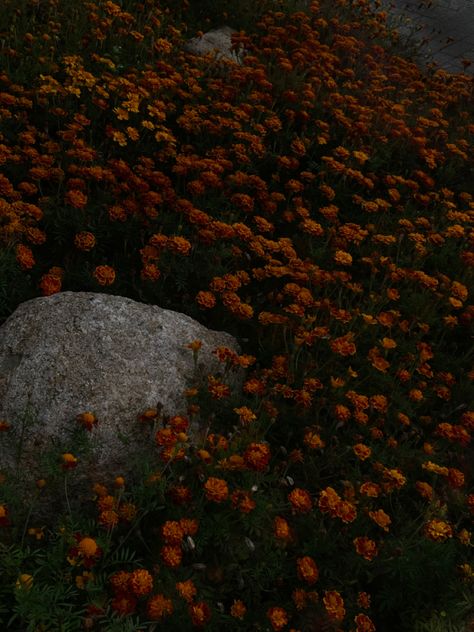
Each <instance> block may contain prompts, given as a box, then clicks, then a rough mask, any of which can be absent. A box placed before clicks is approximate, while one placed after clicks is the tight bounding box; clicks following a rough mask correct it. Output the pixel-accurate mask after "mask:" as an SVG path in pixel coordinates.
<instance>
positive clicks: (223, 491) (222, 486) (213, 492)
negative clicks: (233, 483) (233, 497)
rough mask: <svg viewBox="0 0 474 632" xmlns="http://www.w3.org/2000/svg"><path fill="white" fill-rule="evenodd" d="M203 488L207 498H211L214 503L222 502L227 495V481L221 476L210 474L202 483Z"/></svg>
mask: <svg viewBox="0 0 474 632" xmlns="http://www.w3.org/2000/svg"><path fill="white" fill-rule="evenodd" d="M204 489H205V490H206V498H207V500H212V501H213V502H216V503H221V502H223V501H224V500H226V499H227V497H228V496H229V488H228V486H227V483H226V482H225V481H224V480H223V479H221V478H215V477H213V476H211V477H210V478H208V479H207V481H206V482H205V483H204Z"/></svg>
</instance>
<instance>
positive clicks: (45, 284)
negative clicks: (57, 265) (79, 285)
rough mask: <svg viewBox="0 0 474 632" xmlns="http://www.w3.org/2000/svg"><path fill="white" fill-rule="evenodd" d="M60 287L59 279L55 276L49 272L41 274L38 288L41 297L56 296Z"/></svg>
mask: <svg viewBox="0 0 474 632" xmlns="http://www.w3.org/2000/svg"><path fill="white" fill-rule="evenodd" d="M61 287H62V281H61V278H60V277H59V276H57V275H55V274H51V273H50V272H48V273H47V274H43V275H42V277H41V279H40V282H39V288H40V290H41V294H42V295H43V296H52V295H53V294H57V293H58V292H60V291H61Z"/></svg>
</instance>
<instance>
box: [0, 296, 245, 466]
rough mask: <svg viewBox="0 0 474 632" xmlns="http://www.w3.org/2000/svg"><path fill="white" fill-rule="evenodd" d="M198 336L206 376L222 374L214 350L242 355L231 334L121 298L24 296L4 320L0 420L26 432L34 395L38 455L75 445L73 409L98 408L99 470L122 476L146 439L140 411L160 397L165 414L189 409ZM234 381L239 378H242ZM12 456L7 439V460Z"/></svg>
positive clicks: (95, 446) (95, 443) (31, 436)
mask: <svg viewBox="0 0 474 632" xmlns="http://www.w3.org/2000/svg"><path fill="white" fill-rule="evenodd" d="M193 340H201V342H202V348H201V349H200V351H199V355H198V373H199V374H200V376H201V377H202V376H204V377H206V376H207V374H209V373H214V374H216V375H217V374H219V373H221V372H222V371H223V365H222V364H221V363H219V361H218V360H217V358H216V356H215V355H213V354H212V351H213V350H214V349H216V348H217V347H220V346H224V347H228V348H230V349H232V350H233V351H236V352H240V348H239V345H238V344H237V341H236V340H235V338H233V336H231V335H229V334H227V333H225V332H216V331H211V330H209V329H206V328H205V327H204V326H203V325H201V324H200V323H198V322H197V321H195V320H193V319H192V318H190V317H188V316H186V315H184V314H181V313H178V312H173V311H170V310H165V309H162V308H160V307H158V306H155V305H147V304H142V303H137V302H135V301H133V300H131V299H127V298H123V297H119V296H111V295H107V294H96V293H89V292H62V293H59V294H54V295H53V296H49V297H44V298H36V299H33V300H30V301H27V302H25V303H22V304H21V305H20V306H19V307H18V308H17V309H16V311H15V312H14V313H13V314H12V315H11V316H10V317H9V318H8V319H7V321H6V322H5V323H4V324H3V325H2V327H0V419H4V420H7V421H8V422H10V423H11V424H12V431H13V433H14V435H16V436H19V435H20V432H21V430H20V425H21V421H20V420H21V414H22V413H23V411H24V410H25V409H26V408H27V404H28V402H29V404H30V405H31V407H32V410H33V411H34V412H35V414H36V416H37V423H36V425H35V426H34V427H33V429H32V430H30V431H28V432H26V433H25V436H24V447H25V450H26V453H29V454H30V456H31V458H32V459H33V460H34V459H37V458H38V455H40V454H41V453H42V452H44V451H45V450H48V449H50V448H51V447H52V446H57V448H58V450H60V451H62V452H72V448H71V447H70V446H69V443H68V442H69V441H70V435H71V432H72V431H73V429H74V427H76V426H77V425H78V423H77V421H76V416H77V415H78V414H80V413H83V412H86V411H91V412H93V413H94V414H95V415H96V417H97V420H98V423H97V425H96V426H94V428H93V429H92V431H91V433H90V438H91V442H90V443H91V446H92V456H93V462H94V463H96V464H97V468H98V472H108V473H109V474H114V473H115V474H117V473H125V472H126V471H127V464H128V462H129V460H130V454H131V453H133V451H135V452H136V450H138V449H140V445H141V443H140V442H141V441H142V442H143V440H144V438H143V430H141V431H140V432H141V434H140V432H138V430H137V428H138V427H139V426H140V424H139V422H138V421H137V415H139V414H140V413H142V412H143V411H144V410H145V409H146V408H148V407H156V405H157V403H158V402H160V403H161V404H162V405H163V413H164V414H165V415H178V414H185V412H186V399H185V396H184V391H185V390H186V388H189V386H190V381H191V380H192V378H193V371H194V365H193V352H192V351H191V350H190V349H188V348H187V347H186V345H187V344H189V343H190V342H192V341H193ZM233 379H235V380H236V381H235V382H234V384H237V383H239V380H240V376H239V375H238V374H234V376H233ZM121 435H123V437H124V441H123V440H122V439H121V438H120V436H121ZM147 440H148V441H149V437H148V439H147ZM60 453H61V452H60ZM60 453H59V454H60ZM10 456H11V455H10ZM6 459H8V454H7V453H6V451H5V450H4V449H3V446H2V447H1V450H0V466H2V462H3V466H4V465H5V460H6Z"/></svg>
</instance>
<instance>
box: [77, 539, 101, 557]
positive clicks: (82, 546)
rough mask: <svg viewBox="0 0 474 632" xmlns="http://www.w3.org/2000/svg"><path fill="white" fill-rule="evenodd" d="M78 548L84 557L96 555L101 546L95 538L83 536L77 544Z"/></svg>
mask: <svg viewBox="0 0 474 632" xmlns="http://www.w3.org/2000/svg"><path fill="white" fill-rule="evenodd" d="M77 549H78V551H79V553H81V554H82V555H83V556H84V557H94V555H95V554H96V553H97V551H98V550H99V547H98V546H97V542H96V541H95V540H94V539H93V538H82V540H80V542H79V543H78V545H77Z"/></svg>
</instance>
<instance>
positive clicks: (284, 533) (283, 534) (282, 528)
mask: <svg viewBox="0 0 474 632" xmlns="http://www.w3.org/2000/svg"><path fill="white" fill-rule="evenodd" d="M273 532H274V534H275V537H276V538H278V539H279V540H290V539H291V529H290V525H289V524H288V522H287V521H286V520H285V518H281V517H280V516H276V517H275V519H274V520H273Z"/></svg>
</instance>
